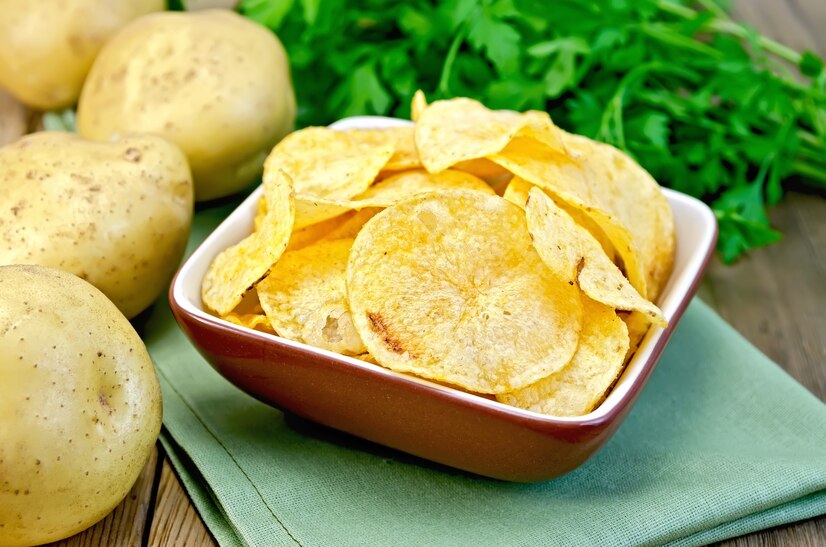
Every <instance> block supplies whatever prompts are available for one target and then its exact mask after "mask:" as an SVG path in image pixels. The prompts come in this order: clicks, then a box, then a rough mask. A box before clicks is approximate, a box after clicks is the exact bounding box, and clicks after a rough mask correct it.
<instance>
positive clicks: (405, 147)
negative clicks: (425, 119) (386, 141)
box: [376, 125, 422, 171]
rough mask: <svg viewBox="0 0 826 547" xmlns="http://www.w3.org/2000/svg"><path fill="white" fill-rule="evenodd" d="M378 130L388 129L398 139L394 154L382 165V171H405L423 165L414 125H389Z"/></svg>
mask: <svg viewBox="0 0 826 547" xmlns="http://www.w3.org/2000/svg"><path fill="white" fill-rule="evenodd" d="M376 131H387V132H389V133H390V134H392V135H393V137H394V138H395V141H396V147H395V149H394V150H393V155H392V156H390V159H389V160H387V163H386V164H385V165H384V167H382V171H403V170H405V169H418V168H420V167H421V166H422V160H420V159H419V151H418V150H417V149H416V138H415V134H414V129H413V126H412V125H402V126H399V127H388V128H387V129H377V130H376Z"/></svg>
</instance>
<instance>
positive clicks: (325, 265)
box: [258, 239, 366, 355]
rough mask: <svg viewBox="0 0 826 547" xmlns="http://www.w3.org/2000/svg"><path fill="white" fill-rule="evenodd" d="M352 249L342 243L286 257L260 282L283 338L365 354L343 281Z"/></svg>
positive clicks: (268, 310) (322, 244)
mask: <svg viewBox="0 0 826 547" xmlns="http://www.w3.org/2000/svg"><path fill="white" fill-rule="evenodd" d="M352 245H353V240H349V239H339V240H336V241H322V242H319V243H316V244H314V245H310V246H309V247H304V248H303V249H301V250H298V251H289V252H287V253H284V255H283V256H282V257H281V260H279V261H278V263H277V264H276V265H275V266H274V267H273V268H272V271H271V272H270V275H268V276H267V277H266V279H264V280H263V281H261V283H259V284H258V298H259V300H260V301H261V306H262V307H263V308H264V312H265V313H266V314H267V317H268V318H269V320H270V324H271V325H272V327H273V328H274V329H275V332H277V333H278V335H279V336H283V337H285V338H289V339H291V340H296V341H298V342H304V343H305V344H311V345H313V346H315V347H318V348H323V349H327V350H330V351H335V352H338V353H343V354H345V355H360V354H363V353H365V351H366V350H365V347H364V344H362V342H361V338H359V335H358V333H357V332H356V329H355V327H354V326H353V320H352V318H351V316H350V310H349V306H348V305H347V298H346V289H345V283H344V274H345V271H346V268H347V257H348V256H349V254H350V247H351V246H352Z"/></svg>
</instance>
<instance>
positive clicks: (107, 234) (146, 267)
mask: <svg viewBox="0 0 826 547" xmlns="http://www.w3.org/2000/svg"><path fill="white" fill-rule="evenodd" d="M192 201H193V193H192V179H191V176H190V173H189V168H188V167H187V164H186V159H185V158H184V156H183V154H182V153H181V151H180V150H179V149H178V148H177V147H176V146H175V145H173V144H171V143H169V142H167V141H165V140H164V139H162V138H160V137H154V136H132V137H125V138H123V139H121V140H120V141H117V142H111V143H108V142H106V143H104V142H90V141H86V140H84V139H82V138H80V137H78V136H77V135H72V134H70V133H61V132H42V133H33V134H31V135H27V136H25V137H23V138H22V139H20V140H19V141H17V142H15V143H13V144H10V145H7V146H5V147H3V148H0V265H3V264H41V265H44V266H52V267H55V268H60V269H61V270H66V271H68V272H71V273H73V274H75V275H77V276H79V277H81V278H83V279H85V280H87V281H89V282H90V283H92V284H93V285H94V286H96V287H97V288H98V289H100V290H101V291H103V293H104V294H105V295H106V296H108V297H109V298H110V299H111V300H112V301H113V302H114V303H115V305H117V306H118V308H120V310H121V311H122V312H123V314H124V315H126V316H127V317H133V316H135V315H137V314H138V313H139V312H141V311H142V310H143V309H145V308H146V307H147V306H149V304H151V303H152V302H153V301H154V300H155V299H156V298H157V297H158V295H159V294H160V293H161V292H162V291H163V290H165V289H166V287H167V284H168V282H169V279H170V278H171V277H172V274H173V273H174V271H175V269H176V267H177V265H178V262H179V261H180V259H181V256H182V254H183V252H184V249H185V247H186V242H187V238H188V235H189V228H190V224H191V222H192V205H193V204H192Z"/></svg>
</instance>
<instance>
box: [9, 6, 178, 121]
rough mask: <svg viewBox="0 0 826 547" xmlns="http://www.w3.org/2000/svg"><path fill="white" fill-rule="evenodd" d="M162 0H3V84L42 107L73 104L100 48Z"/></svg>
mask: <svg viewBox="0 0 826 547" xmlns="http://www.w3.org/2000/svg"><path fill="white" fill-rule="evenodd" d="M164 9H166V2H164V1H163V0H110V1H107V2H101V1H100V0H72V1H71V2H65V3H60V4H56V3H55V2H54V0H0V87H4V88H6V89H8V90H9V91H10V92H11V93H12V94H14V95H15V96H17V98H18V99H20V101H22V102H23V103H25V104H27V105H29V106H32V107H34V108H37V109H40V110H52V109H56V108H60V107H64V106H69V105H71V104H73V103H74V102H75V101H76V100H77V98H78V95H80V88H81V86H82V85H83V80H84V78H86V74H87V73H88V72H89V68H90V67H91V66H92V62H93V61H94V60H95V57H96V56H97V54H98V52H99V51H100V48H101V47H102V46H103V45H104V44H105V43H106V41H107V40H109V38H110V37H111V36H112V35H114V34H115V33H116V32H117V31H118V29H120V28H121V27H122V26H124V25H125V24H127V23H128V22H130V21H132V20H133V19H135V18H137V17H140V16H141V15H145V14H147V13H150V12H153V11H163V10H164Z"/></svg>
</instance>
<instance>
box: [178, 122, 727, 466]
mask: <svg viewBox="0 0 826 547" xmlns="http://www.w3.org/2000/svg"><path fill="white" fill-rule="evenodd" d="M400 123H404V122H400V121H399V120H392V119H388V118H375V117H359V118H349V119H347V120H342V121H341V122H338V123H337V124H335V125H334V127H337V128H355V127H377V126H388V125H398V124H400ZM665 193H666V196H667V197H668V200H669V202H670V204H671V208H672V210H673V212H674V220H675V223H676V229H677V241H678V246H677V256H676V261H675V266H674V273H673V274H672V276H671V279H670V280H669V282H668V285H667V286H666V288H665V290H664V292H663V294H662V296H661V298H660V300H659V302H658V304H659V306H660V308H661V309H662V310H663V312H664V313H665V316H666V317H667V318H668V321H669V326H668V328H666V329H659V328H652V329H651V331H650V332H649V333H648V334H647V335H646V337H645V338H644V340H643V341H642V343H641V344H640V347H639V349H638V350H637V352H636V354H635V355H634V357H633V358H632V359H631V360H630V362H629V363H628V366H627V367H626V369H625V371H624V372H623V374H622V375H621V377H620V378H619V379H618V381H617V383H616V385H615V386H614V388H613V390H612V391H611V393H610V394H609V395H608V397H607V398H606V399H605V401H604V402H603V403H602V404H601V405H600V406H599V407H598V408H597V409H595V410H594V411H592V412H591V413H589V414H587V415H585V416H581V417H575V418H555V417H550V416H544V415H542V414H537V413H534V412H529V411H526V410H521V409H518V408H514V407H510V406H507V405H504V404H501V403H498V402H496V401H493V400H489V399H486V398H483V397H479V396H476V395H471V394H468V393H463V392H461V391H457V390H455V389H451V388H449V387H445V386H442V385H438V384H434V383H431V382H428V381H426V380H421V379H418V378H414V377H411V376H407V375H404V374H398V373H396V372H393V371H391V370H388V369H385V368H383V367H380V366H378V365H373V364H370V363H366V362H364V361H360V360H358V359H354V358H351V357H346V356H343V355H339V354H336V353H332V352H330V351H326V350H322V349H318V348H315V347H312V346H308V345H306V344H301V343H298V342H293V341H291V340H287V339H285V338H280V337H278V336H274V335H270V334H266V333H262V332H258V331H254V330H251V329H247V328H244V327H240V326H237V325H234V324H232V323H229V322H227V321H223V320H221V319H219V318H217V317H214V316H212V315H210V314H208V313H207V312H205V311H204V310H203V306H202V303H201V298H200V287H201V279H202V278H203V276H204V273H205V272H206V269H207V267H208V266H209V264H210V262H211V261H212V259H213V257H214V256H215V255H216V254H218V252H220V251H221V250H222V249H224V248H226V247H229V246H230V245H233V244H234V243H236V242H238V241H239V240H241V239H242V238H243V237H245V236H246V235H247V234H249V233H250V232H251V231H252V219H253V217H254V215H255V210H256V206H257V202H258V198H259V196H260V195H261V188H259V189H258V190H257V191H256V192H254V193H253V194H252V195H250V196H249V198H247V199H246V200H245V201H244V202H243V203H242V204H241V205H240V206H239V207H238V208H237V209H236V210H235V211H234V212H233V213H232V214H231V215H230V216H229V217H228V218H227V219H226V220H225V221H224V222H223V223H222V224H221V225H220V226H219V227H218V228H217V229H216V230H215V231H214V232H213V233H212V234H211V235H210V236H209V237H208V238H207V239H206V240H205V241H204V242H203V244H202V245H201V246H200V247H199V248H198V249H197V250H196V251H195V252H194V253H193V254H192V256H191V257H190V258H189V259H188V260H187V261H186V263H184V265H183V266H182V267H181V269H180V271H179V272H178V274H177V275H176V277H175V280H174V282H173V284H172V287H171V288H170V294H169V298H170V303H171V305H172V311H173V313H174V314H175V317H176V319H177V320H178V323H179V324H180V326H181V328H182V329H183V331H184V332H185V333H186V335H187V336H188V337H189V338H190V340H191V341H192V343H193V344H194V345H195V347H196V348H198V350H199V351H200V352H201V354H202V355H203V356H204V357H205V358H206V360H207V361H209V363H211V364H212V366H213V367H214V368H215V369H216V370H217V371H218V372H219V373H220V374H222V375H223V376H224V377H225V378H226V379H227V380H229V381H230V382H231V383H233V384H235V385H236V386H237V387H239V388H240V389H242V390H244V391H246V392H247V393H249V394H250V395H252V396H254V397H256V398H258V399H260V400H261V401H264V402H266V403H269V404H271V405H273V406H275V407H277V408H279V409H282V410H285V411H288V412H292V413H295V414H297V415H299V416H302V417H304V418H307V419H309V420H312V421H315V422H318V423H321V424H324V425H326V426H329V427H332V428H335V429H338V430H341V431H345V432H347V433H351V434H353V435H356V436H358V437H362V438H364V439H368V440H370V441H374V442H376V443H380V444H383V445H386V446H389V447H392V448H395V449H398V450H403V451H405V452H409V453H410V454H414V455H416V456H420V457H422V458H427V459H429V460H433V461H436V462H439V463H442V464H446V465H449V466H453V467H456V468H459V469H464V470H466V471H470V472H473V473H478V474H480V475H485V476H488V477H493V478H497V479H504V480H509V481H520V482H533V481H541V480H545V479H549V478H552V477H556V476H559V475H562V474H564V473H567V472H568V471H571V470H572V469H574V468H576V467H577V466H579V465H581V464H582V463H583V462H585V460H587V459H588V458H589V457H590V456H591V455H593V454H594V453H595V452H596V451H597V450H598V449H599V448H600V447H601V446H602V445H603V444H604V443H605V442H606V441H607V440H608V438H609V437H610V436H611V434H612V433H613V432H614V431H615V430H616V429H617V427H619V425H620V423H621V422H622V420H623V419H624V418H625V416H626V414H628V411H629V410H630V408H631V405H633V403H634V401H635V400H636V398H637V396H638V395H639V393H640V390H641V389H642V388H643V386H644V385H645V383H646V381H647V380H648V377H649V376H650V374H651V371H652V370H653V369H654V366H655V365H656V363H657V360H658V359H659V357H660V355H661V354H662V352H663V349H664V348H665V345H666V343H667V342H668V339H669V338H670V337H671V334H672V333H673V332H674V329H675V328H676V327H677V324H678V323H679V321H680V317H681V316H682V314H683V312H684V310H685V308H686V306H687V305H688V303H689V301H690V300H691V298H692V296H693V295H694V293H695V292H696V290H697V286H698V284H699V282H700V278H701V276H702V273H703V271H704V270H705V268H706V266H707V264H708V260H709V258H710V256H711V253H712V250H713V249H714V243H715V240H716V237H717V224H716V222H715V218H714V215H713V214H712V212H711V211H710V210H709V209H708V207H706V206H705V205H704V204H703V203H701V202H700V201H697V200H696V199H694V198H691V197H688V196H686V195H683V194H680V193H677V192H673V191H669V190H666V191H665Z"/></svg>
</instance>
